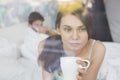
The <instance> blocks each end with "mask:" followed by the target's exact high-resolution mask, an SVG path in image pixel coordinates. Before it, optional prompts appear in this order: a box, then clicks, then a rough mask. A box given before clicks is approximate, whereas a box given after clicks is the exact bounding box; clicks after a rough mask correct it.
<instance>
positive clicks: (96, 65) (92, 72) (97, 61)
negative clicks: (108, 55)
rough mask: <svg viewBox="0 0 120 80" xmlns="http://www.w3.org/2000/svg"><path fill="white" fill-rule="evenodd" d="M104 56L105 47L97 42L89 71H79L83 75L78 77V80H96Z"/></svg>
mask: <svg viewBox="0 0 120 80" xmlns="http://www.w3.org/2000/svg"><path fill="white" fill-rule="evenodd" d="M104 55H105V47H104V45H103V44H102V43H101V42H99V41H96V43H95V45H94V48H93V52H92V56H91V65H90V67H89V69H88V70H87V71H85V70H79V72H80V73H82V74H81V75H78V80H96V78H97V74H98V71H99V69H100V66H101V64H102V62H103V59H104Z"/></svg>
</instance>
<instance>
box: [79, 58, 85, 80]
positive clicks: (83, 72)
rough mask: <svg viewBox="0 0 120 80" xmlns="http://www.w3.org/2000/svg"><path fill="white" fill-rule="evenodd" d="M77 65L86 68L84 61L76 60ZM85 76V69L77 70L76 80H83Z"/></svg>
mask: <svg viewBox="0 0 120 80" xmlns="http://www.w3.org/2000/svg"><path fill="white" fill-rule="evenodd" d="M77 64H80V65H82V66H86V65H87V64H86V63H85V62H84V61H80V60H77ZM86 74H87V72H86V70H85V69H81V68H78V75H77V80H84V76H85V75H86Z"/></svg>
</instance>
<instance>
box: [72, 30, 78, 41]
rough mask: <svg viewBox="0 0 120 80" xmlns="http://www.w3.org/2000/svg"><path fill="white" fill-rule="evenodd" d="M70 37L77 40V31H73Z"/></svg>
mask: <svg viewBox="0 0 120 80" xmlns="http://www.w3.org/2000/svg"><path fill="white" fill-rule="evenodd" d="M72 39H73V40H78V39H79V34H78V32H77V31H73V33H72Z"/></svg>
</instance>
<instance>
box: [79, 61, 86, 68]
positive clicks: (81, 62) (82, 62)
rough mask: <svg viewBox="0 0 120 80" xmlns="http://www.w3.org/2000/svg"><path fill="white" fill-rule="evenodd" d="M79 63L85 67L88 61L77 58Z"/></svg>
mask: <svg viewBox="0 0 120 80" xmlns="http://www.w3.org/2000/svg"><path fill="white" fill-rule="evenodd" d="M77 63H78V64H80V65H82V66H83V67H85V66H87V63H86V62H85V61H81V60H77Z"/></svg>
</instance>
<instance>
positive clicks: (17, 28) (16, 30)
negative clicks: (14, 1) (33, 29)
mask: <svg viewBox="0 0 120 80" xmlns="http://www.w3.org/2000/svg"><path fill="white" fill-rule="evenodd" d="M26 27H27V22H24V23H20V24H16V25H12V26H7V27H5V28H1V29H0V36H1V37H4V38H6V39H8V40H9V41H10V42H13V43H15V44H18V45H20V44H21V43H23V39H24V35H25V29H26Z"/></svg>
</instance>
